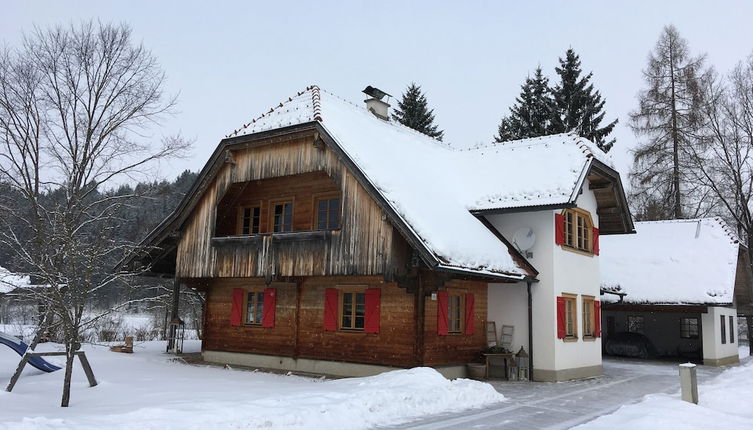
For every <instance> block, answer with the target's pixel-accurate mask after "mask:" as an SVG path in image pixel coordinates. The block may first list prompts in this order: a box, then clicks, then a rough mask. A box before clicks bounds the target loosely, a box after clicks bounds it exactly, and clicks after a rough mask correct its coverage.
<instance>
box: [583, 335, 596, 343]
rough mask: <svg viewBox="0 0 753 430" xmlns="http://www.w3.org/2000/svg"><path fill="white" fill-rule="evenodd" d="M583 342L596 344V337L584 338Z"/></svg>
mask: <svg viewBox="0 0 753 430" xmlns="http://www.w3.org/2000/svg"><path fill="white" fill-rule="evenodd" d="M583 342H596V337H594V336H583Z"/></svg>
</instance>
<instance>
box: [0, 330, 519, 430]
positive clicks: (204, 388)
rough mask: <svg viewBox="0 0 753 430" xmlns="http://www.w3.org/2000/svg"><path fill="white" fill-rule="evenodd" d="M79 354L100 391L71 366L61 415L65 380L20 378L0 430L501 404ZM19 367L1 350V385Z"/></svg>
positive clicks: (486, 389) (414, 380) (492, 395)
mask: <svg viewBox="0 0 753 430" xmlns="http://www.w3.org/2000/svg"><path fill="white" fill-rule="evenodd" d="M42 347H43V348H44V349H56V348H59V345H49V344H47V345H43V346H42ZM188 348H193V349H194V350H196V349H197V348H198V342H190V343H189V342H187V349H188ZM39 349H41V348H39ZM85 350H86V354H87V356H88V357H89V360H90V361H91V364H92V367H93V368H94V372H95V375H96V377H97V379H98V382H99V385H98V386H97V387H94V388H89V387H88V384H87V383H86V378H85V376H84V374H83V372H82V371H81V369H80V367H79V366H78V363H77V364H76V367H75V368H74V381H73V389H72V394H71V406H70V407H69V408H67V409H66V408H60V407H59V406H58V405H59V402H60V394H61V389H62V377H63V372H55V373H51V374H43V373H42V372H39V371H36V370H33V369H30V370H26V371H24V375H23V376H22V378H21V380H20V381H19V383H18V384H17V385H16V388H15V389H14V391H13V393H6V392H5V391H0V429H69V428H75V429H101V428H118V429H139V430H140V429H181V430H183V429H206V428H233V429H258V428H264V429H276V428H281V429H328V430H336V429H366V428H372V427H375V426H384V425H395V424H399V423H404V422H407V421H410V420H414V419H417V418H421V417H425V416H427V415H429V414H435V413H440V412H447V411H462V410H465V409H469V408H478V407H483V406H488V405H491V404H495V403H499V402H502V401H504V400H505V399H504V396H502V395H501V394H499V393H498V392H497V391H495V390H494V388H493V387H492V386H491V385H489V384H486V383H482V382H477V381H472V380H467V379H457V380H454V381H450V380H447V379H445V378H444V377H442V375H440V374H439V373H438V372H436V371H435V370H433V369H431V368H414V369H407V370H397V371H393V372H388V373H383V374H381V375H376V376H371V377H366V378H348V379H339V380H321V379H315V378H304V377H299V376H287V375H275V374H268V373H264V372H251V371H242V370H232V369H231V370H226V369H222V368H217V367H206V366H188V365H185V364H179V363H175V362H171V361H170V359H169V358H170V357H169V356H167V355H165V354H163V353H162V351H163V350H164V342H146V343H144V344H141V345H137V346H136V348H135V353H134V354H130V355H129V354H118V353H113V352H110V351H109V350H108V349H107V348H106V347H101V346H100V347H95V346H88V347H86V348H85ZM51 361H53V360H51ZM58 363H59V364H62V363H60V361H58ZM17 364H18V356H17V355H15V354H14V353H13V352H12V351H11V350H10V349H8V348H0V384H3V385H4V384H5V381H7V380H8V379H9V378H10V376H11V374H12V372H13V369H15V366H16V365H17Z"/></svg>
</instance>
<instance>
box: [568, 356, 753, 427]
mask: <svg viewBox="0 0 753 430" xmlns="http://www.w3.org/2000/svg"><path fill="white" fill-rule="evenodd" d="M746 349H747V347H746ZM741 353H742V348H741ZM741 355H743V354H741ZM744 355H745V356H747V351H746V352H745V353H744ZM751 381H753V360H746V363H745V364H742V365H740V366H738V367H732V368H730V369H728V370H726V371H724V373H722V374H721V375H719V376H717V377H716V378H714V379H713V380H711V381H709V382H708V383H706V384H700V385H699V387H698V397H699V403H698V405H694V404H692V403H688V402H684V401H682V400H680V396H679V393H675V394H672V395H669V394H650V395H648V396H645V397H644V398H643V400H642V401H641V402H639V403H636V404H632V405H627V406H623V407H621V408H620V409H618V410H617V411H615V412H614V413H612V414H610V415H605V416H602V417H600V418H598V419H596V420H594V421H591V422H589V423H586V424H584V425H581V426H579V427H576V428H577V429H580V430H601V429H604V430H607V429H609V430H621V429H626V430H627V429H631V430H632V429H646V430H650V429H657V430H658V429H662V430H665V429H684V430H695V429H698V430H701V429H704V430H705V429H709V428H734V429H737V428H740V429H743V428H748V429H749V428H753V408H751V407H750V406H751V399H753V385H752V384H751Z"/></svg>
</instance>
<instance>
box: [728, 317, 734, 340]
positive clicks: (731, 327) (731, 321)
mask: <svg viewBox="0 0 753 430" xmlns="http://www.w3.org/2000/svg"><path fill="white" fill-rule="evenodd" d="M729 343H735V317H733V316H732V315H730V316H729Z"/></svg>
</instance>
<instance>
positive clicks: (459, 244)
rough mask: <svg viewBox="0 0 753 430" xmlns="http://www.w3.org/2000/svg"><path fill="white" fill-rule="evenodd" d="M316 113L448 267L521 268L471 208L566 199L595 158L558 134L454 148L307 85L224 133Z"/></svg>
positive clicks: (518, 271) (585, 146) (574, 139)
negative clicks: (274, 105)
mask: <svg viewBox="0 0 753 430" xmlns="http://www.w3.org/2000/svg"><path fill="white" fill-rule="evenodd" d="M312 121H318V122H320V124H321V125H322V126H323V128H324V129H325V130H326V131H327V133H328V134H329V135H330V136H331V137H332V138H333V139H334V140H335V141H336V142H337V144H338V145H339V146H340V147H341V149H342V150H343V151H344V152H345V153H346V154H347V155H348V156H349V157H350V158H351V159H352V160H353V162H354V163H355V164H356V165H357V166H358V168H359V169H360V170H361V172H362V173H363V174H364V176H365V177H366V178H367V179H368V180H369V181H370V182H371V184H372V185H374V187H375V188H376V189H377V190H378V191H379V193H380V194H381V195H382V197H384V199H385V200H386V201H387V202H388V203H389V204H390V205H391V206H392V208H393V209H394V210H395V212H396V213H397V214H399V216H400V217H401V218H402V219H403V220H404V221H405V223H406V224H407V225H408V226H409V227H410V228H411V229H412V230H413V232H414V233H415V235H416V236H417V237H418V238H420V240H421V241H422V242H423V244H424V245H425V246H426V248H427V249H428V250H429V251H431V252H432V253H433V254H434V255H435V256H436V257H437V258H438V259H439V261H441V262H443V263H444V264H445V265H446V266H448V267H455V268H463V269H471V270H474V271H482V272H497V273H499V272H501V273H506V274H513V275H520V276H522V275H524V274H525V273H526V271H525V270H523V269H522V268H521V267H520V266H519V264H518V263H516V261H515V260H514V259H513V258H512V256H511V255H510V250H509V249H508V248H507V245H506V244H505V243H504V242H502V241H500V240H499V239H498V238H497V237H496V236H495V235H494V234H493V233H492V232H490V231H489V229H488V228H487V227H485V226H484V225H483V224H482V223H481V222H480V221H479V220H478V219H476V217H475V216H474V215H473V214H472V213H471V211H477V210H488V209H503V208H516V207H526V206H542V205H552V204H568V203H573V202H574V201H575V199H577V196H578V191H579V189H580V185H581V184H582V183H583V180H584V178H585V175H586V174H587V172H588V169H589V167H590V163H591V161H592V159H593V158H594V157H598V158H600V159H602V161H604V162H605V163H606V164H610V162H609V160H608V159H607V158H606V154H604V152H602V151H601V150H599V149H598V148H597V147H596V146H595V145H594V144H592V143H591V142H589V141H588V140H586V139H584V138H581V137H578V136H574V135H570V134H558V135H552V136H546V137H541V138H535V139H527V140H521V141H515V142H505V143H504V144H496V145H490V146H485V147H476V148H473V149H466V150H458V149H455V148H453V147H452V146H450V145H448V144H444V143H442V142H439V141H437V140H435V139H432V138H430V137H428V136H426V135H424V134H421V133H419V132H416V131H415V130H412V129H410V128H408V127H405V126H403V125H401V124H399V123H397V122H394V121H384V120H381V119H378V118H377V117H375V116H374V115H373V114H371V113H370V112H369V111H368V110H366V108H365V107H364V106H362V105H355V104H353V103H350V102H348V101H345V100H343V99H341V98H339V97H337V96H335V95H333V94H331V93H329V92H326V91H323V90H320V89H319V88H318V87H316V86H313V87H309V88H308V89H306V91H303V92H301V93H298V94H297V95H296V96H295V97H291V98H289V99H288V100H287V101H286V102H283V103H280V104H279V105H278V106H277V107H275V108H273V109H270V110H269V111H268V112H267V113H265V114H264V115H262V116H261V117H259V118H257V119H255V120H253V121H251V122H249V123H248V124H244V125H243V127H241V128H240V129H238V130H234V131H233V132H232V133H230V134H229V135H228V137H235V136H242V135H248V134H254V133H258V132H262V131H267V130H272V129H277V128H282V127H287V126H293V125H298V124H304V123H307V122H312Z"/></svg>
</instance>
